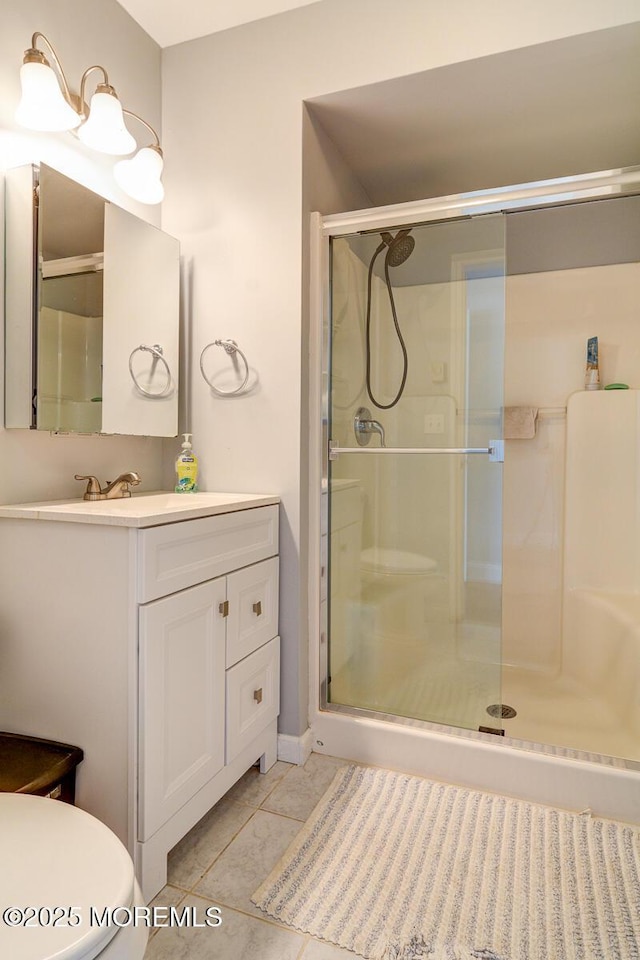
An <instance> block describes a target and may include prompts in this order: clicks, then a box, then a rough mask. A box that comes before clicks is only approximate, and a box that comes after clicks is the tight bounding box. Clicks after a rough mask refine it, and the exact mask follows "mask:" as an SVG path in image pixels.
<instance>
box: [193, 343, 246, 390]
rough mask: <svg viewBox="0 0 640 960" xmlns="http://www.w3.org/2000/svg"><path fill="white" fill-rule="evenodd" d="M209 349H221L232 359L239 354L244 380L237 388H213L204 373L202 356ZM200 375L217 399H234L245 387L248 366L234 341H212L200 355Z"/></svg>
mask: <svg viewBox="0 0 640 960" xmlns="http://www.w3.org/2000/svg"><path fill="white" fill-rule="evenodd" d="M211 347H223V348H224V350H225V352H226V353H228V354H229V356H231V357H233V356H235V354H240V356H241V358H242V362H243V364H244V378H243V380H242V383H241V384H239V386H237V387H235V388H234V389H233V390H220V389H219V388H218V387H216V386H214V385H213V383H212V382H211V380H210V379H209V377H208V376H207V375H206V373H205V372H204V355H205V353H206V352H207V350H209V349H210V348H211ZM200 373H201V374H202V376H203V377H204V380H205V382H206V383H208V384H209V386H210V387H211V389H212V390H213V392H214V393H217V395H218V396H219V397H235V396H238V394H240V393H242V392H243V391H244V389H245V387H246V385H247V382H248V380H249V364H248V362H247V358H246V357H245V355H244V353H243V352H242V350H241V349H240V347H239V346H238V344H237V343H236V341H235V340H212V341H211V343H208V344H207V345H206V347H205V348H204V350H203V351H202V353H201V354H200Z"/></svg>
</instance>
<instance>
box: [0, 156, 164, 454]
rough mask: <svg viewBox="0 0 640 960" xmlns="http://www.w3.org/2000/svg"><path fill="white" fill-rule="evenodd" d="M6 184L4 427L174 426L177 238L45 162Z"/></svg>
mask: <svg viewBox="0 0 640 960" xmlns="http://www.w3.org/2000/svg"><path fill="white" fill-rule="evenodd" d="M5 183H6V203H5V210H6V235H7V243H6V360H5V366H6V376H5V384H6V404H5V425H6V426H7V427H28V428H31V429H37V430H49V431H55V432H64V433H114V434H129V435H142V436H157V437H172V436H175V435H176V434H177V430H178V335H179V319H178V316H179V313H178V311H179V255H180V251H179V244H178V241H177V240H175V239H174V238H173V237H170V236H168V235H167V234H166V233H163V232H162V231H161V230H159V229H158V228H156V227H153V226H151V225H150V224H148V223H146V222H145V221H143V220H140V219H139V218H138V217H135V216H133V215H132V214H130V213H128V212H126V211H125V210H122V209H121V208H119V207H117V206H115V204H112V203H110V202H109V201H106V200H104V198H102V197H100V196H98V195H97V194H95V193H93V192H92V191H91V190H88V189H87V188H86V187H83V186H81V185H80V184H78V183H76V182H74V181H73V180H70V179H69V178H68V177H65V176H63V175H62V174H60V173H58V172H57V171H55V170H52V169H51V168H50V167H47V166H45V165H44V164H40V165H39V166H28V167H17V168H15V169H14V170H9V171H7V173H6V180H5Z"/></svg>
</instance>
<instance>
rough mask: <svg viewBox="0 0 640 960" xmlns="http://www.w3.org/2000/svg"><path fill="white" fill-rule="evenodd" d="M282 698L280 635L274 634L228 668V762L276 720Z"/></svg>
mask: <svg viewBox="0 0 640 960" xmlns="http://www.w3.org/2000/svg"><path fill="white" fill-rule="evenodd" d="M279 702H280V637H274V638H273V640H270V641H269V643H265V645H264V646H263V647H260V649H259V650H256V651H255V653H252V654H250V656H248V657H245V659H244V660H241V661H240V663H236V665H235V666H234V667H231V668H230V669H229V670H227V736H226V762H227V763H231V761H232V760H233V759H234V758H235V757H237V755H238V754H239V753H240V752H241V751H242V750H243V749H244V748H245V747H246V746H248V744H250V743H251V741H252V740H253V738H254V737H256V736H257V735H258V734H259V733H260V731H261V730H263V729H264V727H266V726H267V724H269V723H271V721H272V720H275V718H276V717H277V716H278V713H279V712H280V709H279Z"/></svg>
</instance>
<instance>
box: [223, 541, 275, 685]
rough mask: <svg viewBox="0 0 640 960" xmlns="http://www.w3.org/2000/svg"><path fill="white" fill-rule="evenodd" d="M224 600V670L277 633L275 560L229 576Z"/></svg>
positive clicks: (255, 564)
mask: <svg viewBox="0 0 640 960" xmlns="http://www.w3.org/2000/svg"><path fill="white" fill-rule="evenodd" d="M227 599H228V601H229V619H228V621H227V667H231V666H232V665H233V664H234V663H238V661H239V660H242V658H243V657H246V656H248V655H249V654H250V653H252V652H253V651H254V650H257V649H258V647H261V646H262V645H263V644H264V643H266V642H267V640H271V639H272V637H275V635H276V634H277V632H278V558H277V557H272V558H271V560H265V561H263V563H254V564H253V565H252V566H250V567H245V568H244V569H243V570H236V571H235V573H231V574H229V577H228V578H227Z"/></svg>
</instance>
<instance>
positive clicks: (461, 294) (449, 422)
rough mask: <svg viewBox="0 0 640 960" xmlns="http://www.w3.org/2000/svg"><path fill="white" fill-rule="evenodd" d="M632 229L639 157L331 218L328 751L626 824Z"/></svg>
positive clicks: (324, 317) (634, 410)
mask: <svg viewBox="0 0 640 960" xmlns="http://www.w3.org/2000/svg"><path fill="white" fill-rule="evenodd" d="M638 224H640V169H637V168H633V169H627V170H624V171H610V172H605V173H600V174H594V175H588V176H582V177H576V178H571V179H566V180H562V181H549V182H545V183H538V184H531V185H525V186H519V187H514V188H502V189H500V190H497V191H481V192H477V193H474V194H468V195H461V196H457V197H446V198H440V199H437V200H432V201H424V202H422V203H415V204H413V203H409V204H399V205H396V206H393V207H385V208H376V209H370V210H363V211H356V212H354V213H347V214H338V215H334V216H331V217H325V218H324V219H323V218H321V217H319V216H318V215H314V219H313V223H312V235H313V243H312V247H313V250H312V259H313V263H314V272H313V277H314V284H313V290H314V291H315V295H314V296H313V299H314V300H315V303H316V306H317V322H316V330H317V344H316V345H317V352H318V355H319V356H318V360H319V362H318V372H317V380H318V383H317V395H318V397H321V400H319V401H318V402H319V407H320V406H321V408H322V409H320V408H319V409H318V410H317V414H318V418H317V419H318V421H321V423H322V427H319V426H318V427H317V436H318V440H319V444H318V446H319V447H321V453H319V455H318V464H317V472H318V473H319V474H321V477H318V488H319V489H320V491H321V493H320V496H319V497H318V498H317V501H314V502H315V505H316V520H317V527H318V529H317V534H318V536H317V541H318V543H317V553H318V558H319V559H318V561H317V564H315V565H314V568H313V570H312V572H311V580H310V586H311V595H312V598H315V614H314V617H315V618H316V622H317V624H318V629H317V631H315V633H316V637H315V639H316V646H315V649H314V651H313V658H312V696H313V697H314V698H316V703H314V705H313V708H312V728H313V732H314V749H316V750H322V749H324V750H326V751H327V752H333V753H336V754H338V755H342V756H348V757H351V758H352V759H360V760H363V761H367V760H369V761H372V762H381V763H386V764H387V765H389V766H400V767H402V768H404V769H410V770H413V771H415V772H419V773H423V774H426V775H434V776H443V777H446V778H448V779H453V780H454V781H455V780H457V781H458V782H465V783H470V784H471V785H477V786H486V787H492V788H494V789H495V788H501V789H504V790H505V792H512V793H513V792H517V791H518V789H524V788H522V787H520V788H519V787H518V783H520V784H522V783H525V782H526V783H531V784H533V783H534V781H536V780H537V785H536V786H535V788H533V793H534V794H535V796H534V799H535V798H538V799H542V800H544V799H549V798H550V797H551V794H552V793H553V790H552V788H551V786H550V785H551V784H552V782H555V783H556V785H558V784H560V788H559V789H560V794H561V795H560V798H559V799H557V798H556V802H564V803H566V804H568V805H571V801H570V796H573V794H572V788H571V787H569V786H567V787H566V789H565V781H566V783H567V784H568V783H569V782H574V781H575V783H574V785H577V783H578V781H580V783H586V782H588V783H589V784H590V786H589V787H588V789H587V791H586V792H587V794H588V795H589V796H590V797H592V798H594V804H595V805H598V803H599V802H600V799H601V798H604V797H606V796H607V795H608V794H609V792H610V789H609V787H610V782H609V781H608V780H607V776H611V775H612V773H613V775H615V776H617V777H618V778H619V779H620V778H621V780H622V781H623V782H624V783H625V785H626V786H627V787H628V796H627V799H626V800H622V801H620V802H621V804H622V806H621V807H620V806H615V805H614V807H615V809H613V808H612V811H611V813H612V815H618V816H622V817H623V818H626V819H632V818H633V817H632V815H631V813H630V811H632V810H633V809H634V808H635V805H636V804H637V803H638V797H639V795H640V498H639V497H638V489H639V488H638V480H639V475H640V440H639V439H638V437H639V435H640V434H639V430H638V427H639V425H640V389H638V388H640V374H639V373H638V370H640V332H638V331H637V327H638V320H637V304H638V303H640V228H639V226H638ZM312 292H313V291H312ZM592 336H598V337H599V342H600V352H601V356H600V359H601V374H602V378H603V385H604V384H607V385H611V384H612V383H614V382H615V383H616V385H617V386H618V389H609V390H599V391H585V390H584V367H585V358H586V341H587V339H588V338H589V337H592ZM621 384H622V385H623V386H621ZM625 386H626V387H627V388H630V389H624V387H625ZM320 433H321V434H322V436H321V442H320ZM527 763H528V764H529V765H528V766H527ZM572 777H573V780H572ZM585 777H586V780H585V779H584V778H585ZM550 790H551V793H550V792H549V791H550ZM623 792H624V791H623ZM583 795H584V790H582V792H581V793H580V796H581V797H582V796H583ZM554 796H555V795H554ZM580 802H581V801H580V800H579V799H578V800H577V803H580ZM603 803H604V800H603ZM601 806H602V804H601ZM604 806H606V803H604ZM635 816H636V818H637V816H638V814H637V812H636V814H635Z"/></svg>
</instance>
